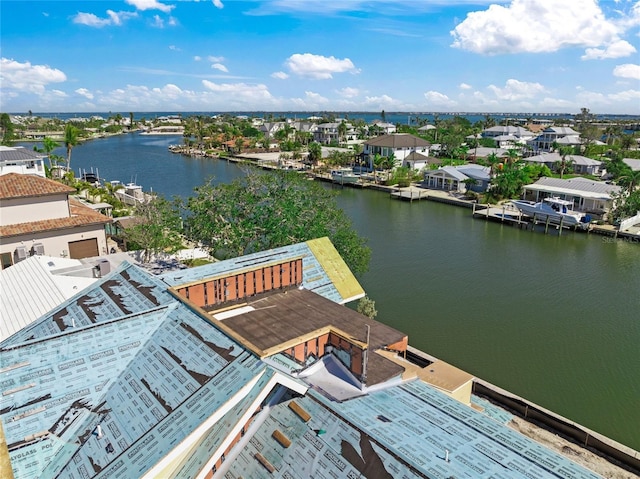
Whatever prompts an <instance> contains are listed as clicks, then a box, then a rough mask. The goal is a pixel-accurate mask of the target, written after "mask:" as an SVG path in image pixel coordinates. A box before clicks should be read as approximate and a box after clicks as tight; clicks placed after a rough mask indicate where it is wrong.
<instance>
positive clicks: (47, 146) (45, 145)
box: [33, 136, 62, 170]
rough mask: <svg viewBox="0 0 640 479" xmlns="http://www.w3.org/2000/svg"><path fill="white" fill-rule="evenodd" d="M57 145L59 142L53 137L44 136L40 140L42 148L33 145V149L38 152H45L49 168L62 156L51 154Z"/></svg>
mask: <svg viewBox="0 0 640 479" xmlns="http://www.w3.org/2000/svg"><path fill="white" fill-rule="evenodd" d="M59 146H60V143H58V142H57V141H55V140H54V139H53V138H50V137H48V136H45V137H44V139H43V140H42V148H37V147H35V146H34V147H33V149H34V150H35V151H37V152H38V153H46V155H47V158H48V160H49V170H51V168H52V167H53V164H54V162H55V163H58V162H59V161H61V160H62V158H61V157H60V156H59V155H55V154H53V150H55V149H56V148H58V147H59Z"/></svg>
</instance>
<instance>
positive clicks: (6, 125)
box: [0, 113, 15, 146]
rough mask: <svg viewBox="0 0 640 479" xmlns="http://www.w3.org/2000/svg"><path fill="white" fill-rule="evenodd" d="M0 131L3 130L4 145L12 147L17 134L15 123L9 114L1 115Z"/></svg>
mask: <svg viewBox="0 0 640 479" xmlns="http://www.w3.org/2000/svg"><path fill="white" fill-rule="evenodd" d="M0 129H2V144H3V145H5V146H11V145H12V144H13V142H14V141H15V133H14V131H13V123H12V122H11V117H10V116H9V114H8V113H3V114H2V115H0Z"/></svg>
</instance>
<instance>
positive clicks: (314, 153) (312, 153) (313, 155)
mask: <svg viewBox="0 0 640 479" xmlns="http://www.w3.org/2000/svg"><path fill="white" fill-rule="evenodd" d="M308 150H309V155H308V156H307V158H309V161H310V162H311V164H312V165H313V166H315V165H317V164H318V162H319V161H320V160H321V159H322V145H321V144H320V143H317V142H315V141H314V142H312V143H310V144H309V148H308Z"/></svg>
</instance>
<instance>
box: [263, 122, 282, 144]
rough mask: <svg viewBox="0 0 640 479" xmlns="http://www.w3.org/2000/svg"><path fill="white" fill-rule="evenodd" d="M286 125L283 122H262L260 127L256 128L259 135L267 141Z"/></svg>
mask: <svg viewBox="0 0 640 479" xmlns="http://www.w3.org/2000/svg"><path fill="white" fill-rule="evenodd" d="M285 125H286V123H285V122H283V121H274V122H268V121H267V122H264V123H262V125H260V126H259V127H258V130H260V133H262V134H263V135H264V136H265V138H268V139H269V140H273V139H274V138H275V136H276V133H277V132H278V131H280V130H282V129H283V128H284V126H285Z"/></svg>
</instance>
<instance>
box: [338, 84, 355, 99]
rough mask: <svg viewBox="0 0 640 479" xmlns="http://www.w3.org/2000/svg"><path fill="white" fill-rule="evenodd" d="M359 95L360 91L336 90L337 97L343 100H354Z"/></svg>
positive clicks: (352, 89)
mask: <svg viewBox="0 0 640 479" xmlns="http://www.w3.org/2000/svg"><path fill="white" fill-rule="evenodd" d="M359 94H360V90H358V89H357V88H350V87H346V88H343V89H342V90H338V95H340V96H341V97H344V98H355V97H357V96H358V95H359Z"/></svg>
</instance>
